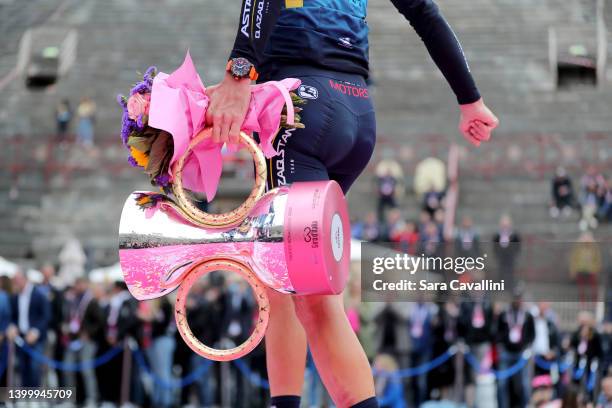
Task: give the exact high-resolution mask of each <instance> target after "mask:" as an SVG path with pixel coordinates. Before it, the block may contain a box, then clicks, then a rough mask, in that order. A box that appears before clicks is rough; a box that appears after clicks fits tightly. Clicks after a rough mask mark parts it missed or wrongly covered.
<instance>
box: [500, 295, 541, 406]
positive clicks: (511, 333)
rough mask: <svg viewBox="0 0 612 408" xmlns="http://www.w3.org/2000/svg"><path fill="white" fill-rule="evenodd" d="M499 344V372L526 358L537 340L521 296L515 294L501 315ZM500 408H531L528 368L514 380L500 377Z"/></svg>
mask: <svg viewBox="0 0 612 408" xmlns="http://www.w3.org/2000/svg"><path fill="white" fill-rule="evenodd" d="M497 327H498V332H497V333H498V338H497V345H498V348H499V369H500V370H505V369H508V368H510V367H512V366H514V365H515V364H518V363H519V361H520V360H521V359H522V358H523V357H524V356H523V353H524V352H525V350H527V348H529V347H530V346H531V343H532V342H533V339H534V337H535V326H534V322H533V316H532V315H531V313H529V311H528V310H527V309H526V308H525V306H524V305H523V298H522V295H521V294H520V293H515V294H514V298H513V300H512V303H511V304H510V307H509V308H508V309H507V310H505V311H504V312H502V313H501V314H500V316H499V322H498V324H497ZM497 400H498V407H499V408H510V407H511V406H520V407H525V406H527V402H528V401H529V378H528V370H527V367H526V365H525V366H523V367H522V368H521V369H520V370H518V371H517V372H516V374H514V375H513V376H512V377H510V378H500V379H499V380H498V386H497Z"/></svg>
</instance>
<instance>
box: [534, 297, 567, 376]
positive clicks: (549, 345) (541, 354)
mask: <svg viewBox="0 0 612 408" xmlns="http://www.w3.org/2000/svg"><path fill="white" fill-rule="evenodd" d="M534 327H535V336H534V340H533V353H534V355H535V356H536V358H537V359H540V360H541V361H546V362H549V363H552V362H553V361H556V360H557V359H558V358H559V350H560V346H561V339H560V336H559V329H558V328H557V323H556V317H555V315H554V313H553V311H552V310H551V309H550V305H549V304H548V302H540V303H539V304H538V307H537V309H536V310H535V312H534ZM534 375H536V376H538V375H550V370H549V369H547V368H545V367H541V366H539V365H538V364H536V365H535V373H534Z"/></svg>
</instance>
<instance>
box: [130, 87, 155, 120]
mask: <svg viewBox="0 0 612 408" xmlns="http://www.w3.org/2000/svg"><path fill="white" fill-rule="evenodd" d="M150 103H151V94H150V93H146V94H141V93H135V94H134V95H132V96H130V98H129V99H128V103H127V109H128V115H129V117H130V119H132V120H136V119H138V117H139V116H140V115H148V114H149V105H150Z"/></svg>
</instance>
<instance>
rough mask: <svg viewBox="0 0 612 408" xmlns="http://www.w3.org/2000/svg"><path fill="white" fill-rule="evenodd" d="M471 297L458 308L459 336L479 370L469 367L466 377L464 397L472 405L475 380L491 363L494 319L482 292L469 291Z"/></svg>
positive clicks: (489, 305) (489, 304)
mask: <svg viewBox="0 0 612 408" xmlns="http://www.w3.org/2000/svg"><path fill="white" fill-rule="evenodd" d="M468 295H469V296H470V297H471V298H470V299H467V300H466V301H464V302H462V303H461V306H460V310H459V326H458V329H459V336H460V337H461V338H462V339H463V341H464V342H465V344H466V345H467V346H468V347H469V352H470V353H471V355H472V356H474V358H475V360H476V362H477V363H478V367H480V370H479V371H480V372H479V371H478V370H475V369H473V368H472V369H471V370H470V371H469V372H468V375H467V377H466V381H465V384H466V387H465V399H466V403H467V405H468V406H470V407H471V406H474V402H475V396H476V394H475V391H476V388H475V387H476V380H477V378H478V375H479V374H480V373H481V372H487V371H488V370H489V369H490V368H491V365H492V362H493V361H492V360H493V359H492V348H491V342H492V340H493V333H494V332H495V326H494V324H495V320H494V317H493V308H492V307H491V303H490V302H489V301H488V300H487V299H485V298H484V294H483V292H476V291H474V292H469V293H468Z"/></svg>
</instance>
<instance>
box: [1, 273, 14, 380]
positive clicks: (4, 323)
mask: <svg viewBox="0 0 612 408" xmlns="http://www.w3.org/2000/svg"><path fill="white" fill-rule="evenodd" d="M12 317H13V314H12V307H11V280H10V278H9V277H8V276H0V387H5V386H6V385H7V384H6V369H3V368H2V367H6V365H7V363H8V342H7V341H6V334H7V333H6V332H7V330H8V327H9V325H10V324H11V319H12Z"/></svg>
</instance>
